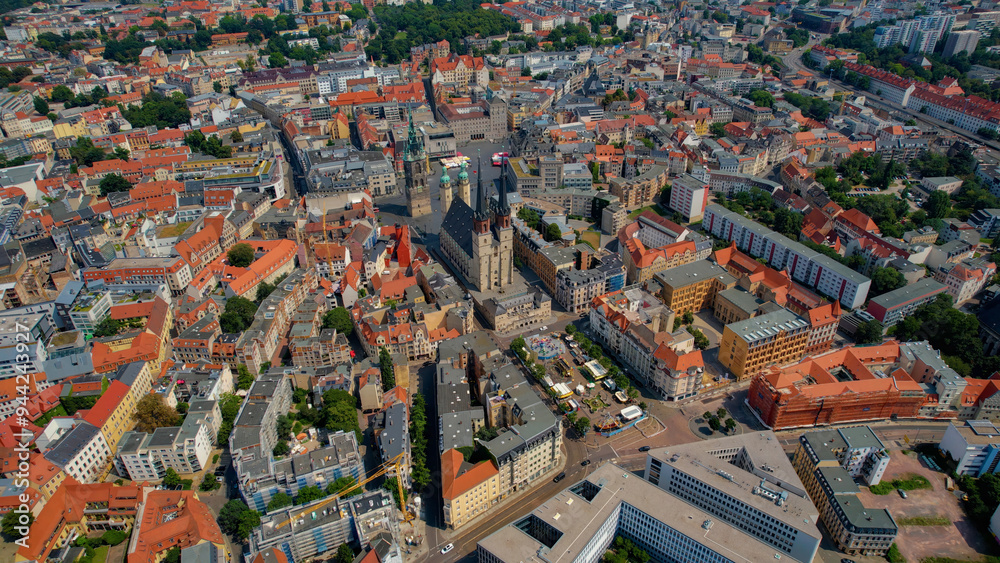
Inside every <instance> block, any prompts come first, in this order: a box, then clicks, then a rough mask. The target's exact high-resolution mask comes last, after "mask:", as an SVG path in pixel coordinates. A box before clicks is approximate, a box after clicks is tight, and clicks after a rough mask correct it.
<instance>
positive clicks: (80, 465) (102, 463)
mask: <svg viewBox="0 0 1000 563" xmlns="http://www.w3.org/2000/svg"><path fill="white" fill-rule="evenodd" d="M43 455H44V456H45V459H47V460H48V461H50V462H52V463H53V464H54V465H56V466H58V467H59V468H60V469H62V470H63V472H65V473H66V475H69V476H70V477H72V478H74V479H76V480H77V481H79V482H81V483H96V482H99V481H100V480H101V478H102V477H103V470H104V468H105V467H108V466H109V465H110V462H111V448H110V447H109V446H108V442H107V440H105V439H104V434H103V433H101V429H100V428H98V427H96V426H94V425H93V424H90V423H89V422H80V423H78V424H76V425H75V426H73V428H71V429H69V430H66V431H64V432H63V433H62V435H61V436H59V438H57V439H56V440H55V441H54V442H52V443H51V444H50V447H49V448H48V450H47V451H45V452H44V453H43Z"/></svg>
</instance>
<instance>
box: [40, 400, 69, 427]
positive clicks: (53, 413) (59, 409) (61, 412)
mask: <svg viewBox="0 0 1000 563" xmlns="http://www.w3.org/2000/svg"><path fill="white" fill-rule="evenodd" d="M67 414H68V413H67V412H66V408H65V407H63V406H62V405H57V406H56V408H54V409H51V410H49V412H47V413H45V414H43V415H42V416H40V417H39V418H38V420H36V421H35V422H34V425H35V426H38V427H39V428H41V427H42V426H45V425H46V424H48V423H49V421H50V420H52V419H53V418H55V417H57V416H66V415H67Z"/></svg>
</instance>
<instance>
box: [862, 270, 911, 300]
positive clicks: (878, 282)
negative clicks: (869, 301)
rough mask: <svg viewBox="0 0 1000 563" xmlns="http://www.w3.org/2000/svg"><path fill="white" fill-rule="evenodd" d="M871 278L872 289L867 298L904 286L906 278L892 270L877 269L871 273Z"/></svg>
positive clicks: (897, 271)
mask: <svg viewBox="0 0 1000 563" xmlns="http://www.w3.org/2000/svg"><path fill="white" fill-rule="evenodd" d="M871 278H872V287H871V291H870V292H869V293H868V296H869V298H871V297H878V296H879V295H882V294H883V293H888V292H890V291H893V290H895V289H899V288H901V287H903V286H905V285H906V278H904V277H903V274H901V273H899V270H896V269H893V268H882V267H877V268H875V270H874V271H872V275H871Z"/></svg>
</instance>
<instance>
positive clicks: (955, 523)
mask: <svg viewBox="0 0 1000 563" xmlns="http://www.w3.org/2000/svg"><path fill="white" fill-rule="evenodd" d="M890 455H891V461H890V462H889V468H888V469H887V470H886V472H885V475H884V476H883V477H882V481H891V480H892V479H895V478H897V477H899V476H901V475H906V474H909V473H916V474H918V475H923V476H924V477H926V478H927V479H928V480H929V481H930V482H931V486H932V487H933V489H930V490H926V489H925V490H913V491H907V493H906V497H907V498H905V499H904V498H902V497H901V496H900V495H899V494H897V493H896V492H892V493H890V494H888V495H874V494H872V493H870V492H868V489H867V488H862V491H861V493H860V494H859V497H860V498H861V502H862V504H864V505H865V506H866V507H870V508H885V509H887V510H888V511H889V513H890V514H892V517H893V518H894V519H895V520H896V521H897V522H899V521H900V519H905V518H914V517H928V518H933V517H944V518H947V519H948V520H949V521H950V522H951V524H949V525H947V526H900V531H899V536H897V539H896V545H898V546H899V550H900V552H901V553H902V554H903V557H905V558H906V560H907V561H922V560H923V559H924V558H927V557H951V558H954V559H960V560H964V559H971V560H979V559H980V558H981V557H982V556H983V555H987V554H991V553H992V551H991V549H990V545H989V544H988V543H987V541H986V538H984V537H983V535H982V534H981V533H980V532H979V530H978V529H977V528H976V526H975V524H974V523H972V522H970V521H969V519H968V518H967V517H966V515H965V512H963V511H962V507H961V506H959V500H958V498H957V497H956V495H955V494H954V493H953V492H951V491H949V490H948V489H946V488H945V485H944V478H945V474H944V473H941V472H938V471H931V470H930V469H928V468H927V467H926V466H925V465H924V464H922V463H921V462H920V461H919V460H918V459H917V455H916V453H914V452H911V453H910V454H909V455H906V454H903V453H902V452H901V451H892V452H891V453H890ZM904 522H905V520H904Z"/></svg>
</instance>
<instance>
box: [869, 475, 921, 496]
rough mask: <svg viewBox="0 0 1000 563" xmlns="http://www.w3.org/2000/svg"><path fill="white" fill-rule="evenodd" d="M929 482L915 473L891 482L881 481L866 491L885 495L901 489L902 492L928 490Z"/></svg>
mask: <svg viewBox="0 0 1000 563" xmlns="http://www.w3.org/2000/svg"><path fill="white" fill-rule="evenodd" d="M930 488H931V482H930V481H928V480H927V478H926V477H924V476H923V475H917V474H916V473H910V474H907V475H903V476H901V477H900V478H898V479H893V480H892V481H882V482H881V483H879V484H878V485H875V486H872V487H869V488H868V490H870V491H871V492H872V494H875V495H887V494H889V493H891V492H892V491H895V490H896V489H902V490H904V491H912V490H915V489H930Z"/></svg>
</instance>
